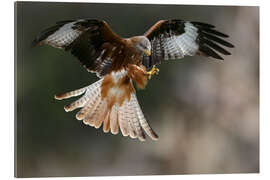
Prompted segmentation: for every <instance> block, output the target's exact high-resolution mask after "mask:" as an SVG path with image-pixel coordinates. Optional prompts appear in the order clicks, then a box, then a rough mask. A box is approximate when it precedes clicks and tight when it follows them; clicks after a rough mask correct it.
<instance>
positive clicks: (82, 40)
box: [33, 19, 233, 141]
mask: <svg viewBox="0 0 270 180" xmlns="http://www.w3.org/2000/svg"><path fill="white" fill-rule="evenodd" d="M213 28H214V26H212V25H209V24H205V23H199V22H188V21H182V20H161V21H159V22H157V23H156V24H155V25H154V26H152V27H151V28H150V29H149V30H148V31H147V32H146V33H145V34H144V35H143V36H134V37H131V38H121V37H119V36H118V35H116V34H115V33H114V32H113V31H112V30H111V29H110V28H109V26H108V24H107V23H106V22H105V21H100V20H93V19H81V20H76V21H62V22H58V23H57V24H56V25H55V26H53V27H51V28H49V29H47V30H45V31H43V32H42V33H41V34H40V35H39V36H38V37H37V38H36V39H35V40H34V42H33V43H34V45H39V44H49V45H51V46H53V47H56V48H61V49H65V50H66V51H70V52H71V53H72V54H73V55H74V56H76V57H77V58H78V59H79V61H80V62H81V63H82V65H83V66H84V67H85V68H87V70H88V71H90V72H95V73H96V74H97V76H98V77H100V78H101V79H100V80H99V81H97V82H95V83H93V84H91V85H90V86H87V87H84V88H81V89H78V90H75V91H72V92H68V93H64V94H59V95H56V96H55V98H56V99H59V100H61V99H65V98H70V97H73V96H79V95H82V94H84V95H83V96H82V97H81V98H80V99H79V100H77V101H75V102H73V103H71V104H70V105H67V106H65V110H66V111H72V110H74V109H77V108H82V109H81V110H80V111H79V112H78V113H77V114H76V118H77V119H78V120H83V122H84V123H85V124H88V125H90V126H93V127H96V128H99V127H100V126H101V125H102V123H103V131H104V132H109V131H111V132H112V133H113V134H117V133H118V131H119V130H118V129H119V127H120V130H121V132H122V134H123V135H124V136H130V137H132V138H139V139H140V140H142V141H143V140H145V135H144V132H143V130H144V131H145V132H146V133H147V134H148V135H149V136H150V137H151V138H152V139H154V140H156V139H158V136H157V135H156V133H155V132H154V131H153V130H152V128H151V127H150V125H149V124H148V123H147V121H146V119H145V118H144V115H143V112H142V110H141V108H140V105H139V103H138V101H137V98H136V91H135V88H134V87H133V82H135V83H136V86H137V87H138V88H141V89H143V88H145V86H146V84H147V81H148V79H150V78H151V75H153V74H156V73H157V72H158V69H157V68H155V65H156V64H159V63H161V62H162V61H163V60H169V59H180V58H183V57H184V56H193V55H204V56H211V57H213V58H217V59H222V58H221V57H220V56H219V55H218V54H217V53H216V52H215V51H214V50H216V51H218V52H220V53H222V54H225V55H229V54H230V53H229V52H228V51H226V50H225V49H223V48H222V47H220V46H219V45H218V44H221V45H224V46H227V47H233V45H231V44H230V43H228V42H226V41H224V40H222V39H221V38H219V37H225V38H226V37H228V36H227V35H225V34H223V33H220V32H218V31H216V30H214V29H213ZM218 36H219V37H218ZM216 43H218V44H216ZM150 69H151V70H150ZM147 70H150V71H147Z"/></svg>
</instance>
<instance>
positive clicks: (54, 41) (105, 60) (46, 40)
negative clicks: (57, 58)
mask: <svg viewBox="0 0 270 180" xmlns="http://www.w3.org/2000/svg"><path fill="white" fill-rule="evenodd" d="M41 44H48V45H51V46H53V47H56V48H61V49H64V50H66V51H70V52H71V53H72V54H73V55H74V56H76V57H77V58H78V59H79V61H80V62H81V63H82V64H83V66H84V67H86V68H87V70H88V71H90V72H96V73H97V75H98V76H99V77H101V76H104V75H105V74H107V73H108V72H109V71H110V70H111V67H112V65H113V63H114V58H113V54H112V51H114V53H116V50H118V51H120V50H121V48H123V47H124V46H122V45H123V41H122V39H121V38H120V37H119V36H117V35H116V34H115V33H114V32H113V31H112V30H111V29H110V27H109V26H108V24H107V23H106V22H105V21H100V20H96V19H80V20H75V21H73V20H71V21H61V22H57V23H56V25H55V26H53V27H51V28H48V29H46V30H44V31H43V32H41V33H40V35H39V36H37V37H36V39H35V40H34V41H33V45H34V46H35V45H41ZM116 47H117V48H116ZM116 54H117V53H116Z"/></svg>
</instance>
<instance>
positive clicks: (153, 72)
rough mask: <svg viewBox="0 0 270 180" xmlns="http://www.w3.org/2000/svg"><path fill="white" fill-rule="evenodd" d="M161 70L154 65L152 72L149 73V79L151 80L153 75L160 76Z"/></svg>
mask: <svg viewBox="0 0 270 180" xmlns="http://www.w3.org/2000/svg"><path fill="white" fill-rule="evenodd" d="M158 73H159V69H158V68H156V66H155V65H154V66H153V67H152V69H151V70H150V71H148V72H147V75H148V79H151V77H152V75H158Z"/></svg>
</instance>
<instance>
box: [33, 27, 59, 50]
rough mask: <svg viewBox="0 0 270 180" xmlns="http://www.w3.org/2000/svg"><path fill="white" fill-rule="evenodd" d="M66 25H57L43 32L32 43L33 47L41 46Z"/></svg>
mask: <svg viewBox="0 0 270 180" xmlns="http://www.w3.org/2000/svg"><path fill="white" fill-rule="evenodd" d="M63 25H64V24H63V23H62V24H57V25H55V26H53V27H50V28H47V29H45V30H44V31H42V32H41V33H40V34H39V35H38V36H36V38H35V39H34V40H33V41H32V44H31V46H32V47H34V46H37V45H39V44H40V43H41V42H42V41H43V40H45V39H46V38H47V37H48V36H50V35H51V34H53V33H54V32H55V31H57V30H58V29H59V28H60V27H62V26H63Z"/></svg>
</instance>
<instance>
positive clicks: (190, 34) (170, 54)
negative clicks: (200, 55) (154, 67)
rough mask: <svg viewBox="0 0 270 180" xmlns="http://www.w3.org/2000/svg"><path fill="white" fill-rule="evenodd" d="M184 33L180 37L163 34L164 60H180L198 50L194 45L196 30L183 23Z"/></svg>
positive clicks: (187, 23)
mask: <svg viewBox="0 0 270 180" xmlns="http://www.w3.org/2000/svg"><path fill="white" fill-rule="evenodd" d="M184 30H185V32H184V33H183V34H181V35H178V36H177V35H170V34H171V32H170V33H169V35H168V34H165V37H167V38H163V48H164V53H165V54H164V59H165V60H169V59H180V58H183V57H184V56H193V55H195V53H196V52H197V51H198V49H199V45H198V44H197V43H196V38H197V37H198V32H197V31H198V29H197V28H196V27H195V26H194V25H192V24H191V23H190V22H186V23H185V28H184Z"/></svg>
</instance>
